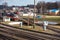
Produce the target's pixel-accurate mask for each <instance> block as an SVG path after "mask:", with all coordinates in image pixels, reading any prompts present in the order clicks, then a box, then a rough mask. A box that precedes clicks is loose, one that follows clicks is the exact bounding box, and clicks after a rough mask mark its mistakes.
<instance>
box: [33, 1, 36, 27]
mask: <svg viewBox="0 0 60 40" xmlns="http://www.w3.org/2000/svg"><path fill="white" fill-rule="evenodd" d="M35 8H36V6H35V0H34V15H33V28H35Z"/></svg>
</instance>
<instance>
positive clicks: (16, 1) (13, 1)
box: [0, 0, 59, 6]
mask: <svg viewBox="0 0 60 40" xmlns="http://www.w3.org/2000/svg"><path fill="white" fill-rule="evenodd" d="M39 1H42V0H36V4H37V3H38V2H39ZM43 1H45V2H55V1H59V0H43ZM3 2H5V1H4V0H0V5H1V4H2V3H3ZM6 2H7V3H8V5H9V6H12V5H15V6H18V5H19V6H25V5H28V4H34V0H6Z"/></svg>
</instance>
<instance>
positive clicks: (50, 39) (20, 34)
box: [0, 24, 60, 40]
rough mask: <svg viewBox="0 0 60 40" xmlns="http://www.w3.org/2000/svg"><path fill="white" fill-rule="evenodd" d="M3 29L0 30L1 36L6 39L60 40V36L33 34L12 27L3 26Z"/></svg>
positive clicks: (41, 33)
mask: <svg viewBox="0 0 60 40" xmlns="http://www.w3.org/2000/svg"><path fill="white" fill-rule="evenodd" d="M0 26H2V28H0V35H4V36H6V37H10V38H11V39H12V38H13V39H16V40H20V39H24V40H60V35H55V34H48V33H43V32H40V33H37V32H31V31H27V30H21V29H17V28H13V27H10V26H6V25H2V24H0Z"/></svg>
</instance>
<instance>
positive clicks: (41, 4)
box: [36, 1, 46, 14]
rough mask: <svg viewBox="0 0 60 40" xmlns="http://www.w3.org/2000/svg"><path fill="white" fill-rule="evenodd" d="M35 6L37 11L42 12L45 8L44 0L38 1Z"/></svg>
mask: <svg viewBox="0 0 60 40" xmlns="http://www.w3.org/2000/svg"><path fill="white" fill-rule="evenodd" d="M36 7H37V10H38V13H41V14H44V11H45V8H46V4H45V1H40V2H38V3H37V6H36Z"/></svg>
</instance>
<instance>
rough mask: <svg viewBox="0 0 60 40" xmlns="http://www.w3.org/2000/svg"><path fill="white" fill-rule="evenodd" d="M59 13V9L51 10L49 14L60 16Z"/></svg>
mask: <svg viewBox="0 0 60 40" xmlns="http://www.w3.org/2000/svg"><path fill="white" fill-rule="evenodd" d="M59 12H60V11H59V10H57V9H51V10H49V14H50V15H59V14H60V13H59Z"/></svg>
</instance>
